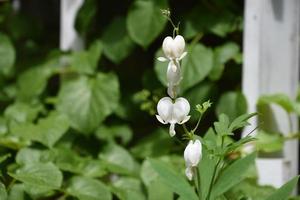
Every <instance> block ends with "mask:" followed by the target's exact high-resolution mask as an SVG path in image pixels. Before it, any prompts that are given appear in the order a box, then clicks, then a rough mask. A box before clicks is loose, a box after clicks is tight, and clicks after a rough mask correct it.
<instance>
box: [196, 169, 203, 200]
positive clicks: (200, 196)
mask: <svg viewBox="0 0 300 200" xmlns="http://www.w3.org/2000/svg"><path fill="white" fill-rule="evenodd" d="M196 178H197V182H198V196H199V200H201V199H202V193H201V179H200V172H199V168H198V167H196Z"/></svg>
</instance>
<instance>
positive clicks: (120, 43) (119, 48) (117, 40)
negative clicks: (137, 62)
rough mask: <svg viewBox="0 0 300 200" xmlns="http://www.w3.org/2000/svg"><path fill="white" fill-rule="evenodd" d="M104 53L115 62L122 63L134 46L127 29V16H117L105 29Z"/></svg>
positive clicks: (103, 39)
mask: <svg viewBox="0 0 300 200" xmlns="http://www.w3.org/2000/svg"><path fill="white" fill-rule="evenodd" d="M101 39H102V42H103V51H104V54H105V55H106V56H107V57H108V58H109V59H110V60H112V61H113V62H115V63H120V62H121V61H122V60H123V59H124V58H126V57H127V56H128V55H129V54H130V53H131V51H132V49H133V47H134V43H133V41H132V40H131V39H130V37H129V36H128V33H127V29H126V20H125V18H121V17H118V18H115V19H114V20H113V21H112V22H111V24H110V25H109V26H108V27H107V29H106V30H105V32H104V34H103V37H102V38H101Z"/></svg>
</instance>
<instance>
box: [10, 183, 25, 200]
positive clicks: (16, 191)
mask: <svg viewBox="0 0 300 200" xmlns="http://www.w3.org/2000/svg"><path fill="white" fill-rule="evenodd" d="M24 189H25V188H24V185H23V184H14V185H13V186H12V187H11V189H10V191H9V195H8V198H7V200H26V197H25V196H26V195H25V191H24Z"/></svg>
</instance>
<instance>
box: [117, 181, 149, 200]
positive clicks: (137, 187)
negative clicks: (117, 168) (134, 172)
mask: <svg viewBox="0 0 300 200" xmlns="http://www.w3.org/2000/svg"><path fill="white" fill-rule="evenodd" d="M112 191H113V193H115V194H116V196H117V197H118V198H119V199H120V200H146V197H145V195H144V191H143V187H142V184H141V181H140V180H139V179H136V178H131V177H121V178H119V179H117V180H116V181H114V182H113V184H112Z"/></svg>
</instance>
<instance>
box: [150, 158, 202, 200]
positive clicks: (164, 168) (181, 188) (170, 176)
mask: <svg viewBox="0 0 300 200" xmlns="http://www.w3.org/2000/svg"><path fill="white" fill-rule="evenodd" d="M149 161H150V164H151V166H152V167H153V169H154V170H155V171H156V173H158V174H159V176H160V178H161V180H162V181H163V183H165V184H166V185H167V186H168V187H169V188H170V189H171V190H172V191H173V192H175V193H177V194H179V195H180V196H181V197H182V198H185V199H189V200H197V199H198V197H197V195H196V194H195V192H194V190H193V188H192V187H191V186H190V185H189V183H188V182H187V181H186V180H185V179H184V178H183V177H182V176H181V175H179V174H178V173H177V172H175V171H174V170H173V169H172V167H171V166H169V165H167V164H165V163H163V162H162V161H159V160H156V159H149Z"/></svg>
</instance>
